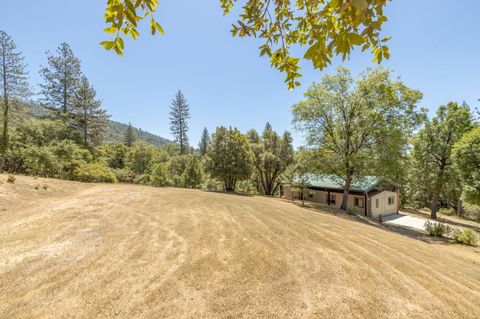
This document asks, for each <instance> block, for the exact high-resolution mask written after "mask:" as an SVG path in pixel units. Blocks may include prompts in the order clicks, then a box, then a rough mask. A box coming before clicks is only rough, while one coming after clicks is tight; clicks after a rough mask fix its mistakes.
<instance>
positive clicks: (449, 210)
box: [438, 208, 457, 216]
mask: <svg viewBox="0 0 480 319" xmlns="http://www.w3.org/2000/svg"><path fill="white" fill-rule="evenodd" d="M438 212H439V213H440V214H442V215H447V216H455V215H457V212H456V211H455V209H453V208H440V209H439V210H438Z"/></svg>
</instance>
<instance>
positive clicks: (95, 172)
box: [74, 163, 117, 183]
mask: <svg viewBox="0 0 480 319" xmlns="http://www.w3.org/2000/svg"><path fill="white" fill-rule="evenodd" d="M74 178H75V180H78V181H81V182H87V183H116V182H117V177H116V176H115V174H114V173H113V171H112V170H111V169H110V168H109V167H107V166H105V165H104V164H102V163H89V164H81V165H80V166H79V167H77V168H76V169H75V171H74Z"/></svg>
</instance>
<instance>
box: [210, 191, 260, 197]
mask: <svg viewBox="0 0 480 319" xmlns="http://www.w3.org/2000/svg"><path fill="white" fill-rule="evenodd" d="M202 191H203V192H206V193H216V194H225V195H233V196H242V197H254V196H255V195H250V194H245V193H236V192H227V191H217V190H209V189H202Z"/></svg>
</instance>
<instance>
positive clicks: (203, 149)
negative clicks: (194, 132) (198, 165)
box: [198, 127, 210, 156]
mask: <svg viewBox="0 0 480 319" xmlns="http://www.w3.org/2000/svg"><path fill="white" fill-rule="evenodd" d="M208 144H210V135H209V134H208V130H207V128H206V127H205V128H204V129H203V132H202V137H201V139H200V143H198V148H199V149H200V154H202V156H204V155H205V154H207V149H208Z"/></svg>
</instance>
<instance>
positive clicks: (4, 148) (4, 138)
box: [0, 52, 9, 154]
mask: <svg viewBox="0 0 480 319" xmlns="http://www.w3.org/2000/svg"><path fill="white" fill-rule="evenodd" d="M2 65H3V74H2V80H3V103H4V107H5V109H4V112H3V136H2V145H0V146H1V148H0V151H1V153H2V154H4V153H5V152H6V151H7V148H8V108H9V105H8V91H7V63H6V61H5V52H3V54H2Z"/></svg>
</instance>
